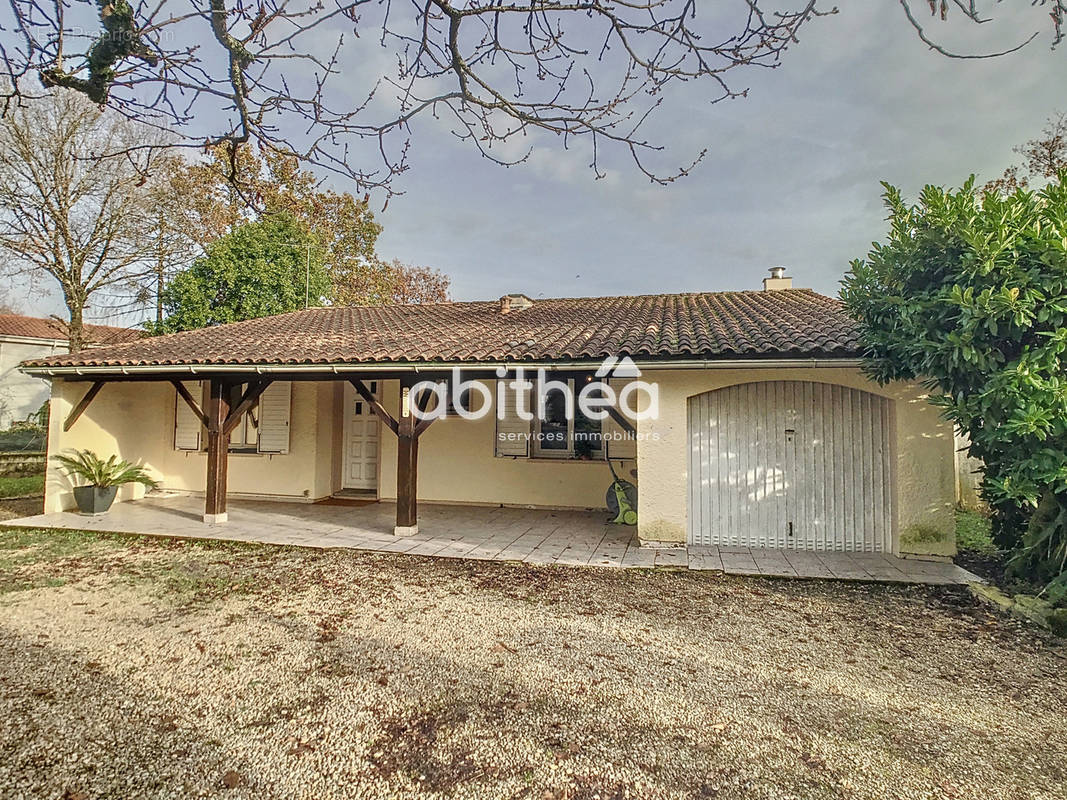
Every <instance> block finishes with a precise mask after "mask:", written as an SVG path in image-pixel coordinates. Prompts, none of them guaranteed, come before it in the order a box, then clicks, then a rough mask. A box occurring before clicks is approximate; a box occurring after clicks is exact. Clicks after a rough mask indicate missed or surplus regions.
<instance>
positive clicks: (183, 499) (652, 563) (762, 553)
mask: <svg viewBox="0 0 1067 800" xmlns="http://www.w3.org/2000/svg"><path fill="white" fill-rule="evenodd" d="M203 502H204V501H203V499H202V498H197V497H187V496H174V497H168V498H149V499H146V500H140V501H137V502H134V503H116V504H115V506H114V507H113V508H112V509H111V511H110V512H109V513H108V514H107V515H104V516H98V517H87V516H82V515H80V514H77V513H73V512H61V513H56V514H42V515H39V516H35V517H24V518H22V519H17V520H10V521H8V522H5V523H4V524H5V525H17V526H22V527H35V528H66V529H77V530H99V531H111V532H116V533H140V534H152V535H159V536H181V537H187V538H198V539H227V540H233V541H245V542H262V543H267V544H291V545H300V546H304V547H351V548H355V549H359V550H375V551H380V552H388V553H410V554H414V555H424V556H443V557H448V558H470V559H483V560H495V561H525V562H527V563H531V564H562V565H588V566H599V567H681V568H688V569H692V570H717V571H723V572H726V573H729V574H733V575H767V576H778V577H790V578H841V579H850V580H873V581H895V582H902V583H939V584H950V583H967V582H970V581H974V580H978V579H977V578H976V577H975V576H974V575H972V574H971V573H969V572H967V571H966V570H964V569H962V568H960V567H957V566H955V565H954V564H945V563H941V562H934V561H919V560H915V559H900V558H894V557H893V556H889V555H882V554H852V553H813V552H793V551H783V550H760V549H756V548H747V547H745V548H714V547H712V548H696V547H692V548H689V549H686V548H685V547H641V546H639V545H638V542H637V539H636V537H635V535H634V530H633V528H629V527H624V526H620V525H611V524H607V523H606V522H605V519H606V515H605V514H604V513H603V512H586V511H547V510H529V509H516V508H486V507H478V506H451V505H432V504H426V503H424V504H421V505H420V506H419V532H418V533H417V534H414V535H412V536H404V537H397V536H394V535H393V532H392V531H393V521H394V519H395V517H396V506H395V505H393V504H390V503H369V504H366V505H326V504H314V505H311V504H302V503H274V502H257V501H242V500H231V501H230V503H229V506H230V508H229V521H228V522H226V523H225V524H222V525H205V524H204V523H203V522H202V521H201V513H202V511H203Z"/></svg>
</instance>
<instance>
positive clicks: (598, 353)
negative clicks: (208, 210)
mask: <svg viewBox="0 0 1067 800" xmlns="http://www.w3.org/2000/svg"><path fill="white" fill-rule="evenodd" d="M857 351H858V338H857V326H856V323H855V322H854V321H853V320H852V319H851V318H850V317H849V316H848V314H847V313H846V312H845V309H844V307H843V306H842V304H841V303H840V301H838V300H835V299H833V298H830V297H825V296H823V295H820V294H816V293H815V292H812V291H810V290H808V289H791V290H785V291H776V292H717V293H695V294H678V295H640V296H636V297H585V298H560V299H544V300H536V301H535V302H534V304H533V305H532V306H531V307H529V308H526V309H523V310H520V311H513V312H511V313H509V314H501V313H500V308H499V304H498V303H497V302H496V301H492V302H470V303H467V302H464V303H434V304H427V305H395V306H381V307H369V306H353V307H327V308H313V309H307V310H303V311H294V312H292V313H289V314H279V315H277V316H273V317H263V318H261V319H254V320H248V321H245V322H237V323H233V324H230V325H220V326H216V327H212V328H202V329H200V330H194V331H185V332H182V333H175V334H170V335H168V336H158V337H154V338H146V339H141V340H139V341H135V342H130V343H126V344H115V345H110V346H105V347H98V348H94V349H92V350H86V351H83V352H82V353H80V354H78V355H77V356H71V355H59V356H53V357H51V358H46V359H39V360H34V361H28V362H26V364H27V365H28V366H116V367H128V366H144V365H183V364H316V363H320V364H321V363H329V364H342V363H353V364H355V363H366V362H412V361H414V362H436V361H441V362H476V361H504V360H520V361H521V360H530V361H553V360H572V359H573V360H583V359H597V360H599V359H602V358H603V357H605V356H608V355H616V356H622V355H630V356H635V357H640V356H644V357H668V358H683V357H699V358H743V357H765V356H786V357H790V356H792V357H796V356H838V357H841V356H855V355H857Z"/></svg>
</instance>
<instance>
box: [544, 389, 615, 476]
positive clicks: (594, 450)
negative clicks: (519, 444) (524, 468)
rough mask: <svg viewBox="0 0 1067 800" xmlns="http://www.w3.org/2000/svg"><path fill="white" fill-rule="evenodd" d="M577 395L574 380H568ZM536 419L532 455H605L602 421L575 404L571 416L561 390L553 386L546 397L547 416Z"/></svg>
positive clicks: (576, 456) (590, 456) (593, 456)
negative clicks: (583, 411)
mask: <svg viewBox="0 0 1067 800" xmlns="http://www.w3.org/2000/svg"><path fill="white" fill-rule="evenodd" d="M567 384H568V386H569V387H570V390H571V394H572V396H575V391H574V388H575V387H574V379H573V378H571V379H570V380H568V381H567ZM536 411H537V409H536V408H535V409H534V413H535V419H534V423H533V424H534V437H533V454H534V455H535V456H539V457H542V458H576V459H581V460H586V461H588V460H591V459H599V458H603V457H604V441H603V428H602V421H601V420H598V419H590V418H588V417H586V416H585V415H584V414H582V412H581V409H580V408H578V404H577V403H575V409H574V414H573V416H572V418H571V419H568V415H567V398H566V395H565V394H564V393H563V391H562V390H561V389H551V390H549V392H548V395H547V397H546V398H545V415H544V419H538V418H536Z"/></svg>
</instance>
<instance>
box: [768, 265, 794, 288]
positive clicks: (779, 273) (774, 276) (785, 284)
mask: <svg viewBox="0 0 1067 800" xmlns="http://www.w3.org/2000/svg"><path fill="white" fill-rule="evenodd" d="M770 273H771V277H769V278H764V279H763V291H765V292H778V291H781V290H782V289H792V288H793V279H792V278H787V277H786V276H785V267H771V269H770Z"/></svg>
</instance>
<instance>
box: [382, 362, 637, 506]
mask: <svg viewBox="0 0 1067 800" xmlns="http://www.w3.org/2000/svg"><path fill="white" fill-rule="evenodd" d="M488 385H489V388H490V389H491V390H492V391H493V392H494V396H495V392H496V385H495V382H489V384H488ZM383 388H384V396H383V398H382V403H383V405H385V407H386V408H387V409H389V411H390V412H392V413H395V411H396V410H398V409H399V407H400V395H399V392H400V385H399V381H386V382H385V384H384V387H383ZM495 441H496V418H495V417H494V416H493V415H492V414H490V415H488V416H487V417H485V418H483V419H480V420H464V419H459V418H447V419H440V420H437V421H436V422H434V423H433V424H432V425H431V426H430V427H429V428H428V429H427V430H426V432H425V433H424V434H423V435H422V437H421V438H420V439H419V475H418V478H419V499H420V500H425V501H431V502H432V501H440V502H452V503H478V504H482V503H490V504H498V503H503V504H505V505H516V506H546V507H550V508H603V507H604V493H605V492H606V491H607V488H608V486H609V485H610V484H611V480H612V479H611V472H610V471H609V470H608V467H607V465H606V464H605V463H604V462H603V461H570V460H566V461H565V460H559V459H526V458H498V457H497V456H496V455H495ZM632 464H633V462H630V465H629V466H628V465H626V464H624V465H623V467H622V474H621V477H626V478H629V477H630V475H629V470H630V466H632ZM616 469H619V465H618V464H616ZM379 492H380V496H381V497H382V498H383V499H390V500H395V499H396V437H394V436H392V435H391V434H388V432H387V435H385V436H383V437H382V457H381V463H380V475H379Z"/></svg>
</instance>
